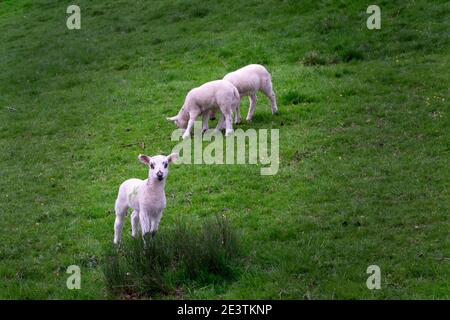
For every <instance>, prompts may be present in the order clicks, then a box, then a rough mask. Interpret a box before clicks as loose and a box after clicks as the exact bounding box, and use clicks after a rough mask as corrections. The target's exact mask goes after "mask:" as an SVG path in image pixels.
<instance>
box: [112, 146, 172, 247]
mask: <svg viewBox="0 0 450 320" xmlns="http://www.w3.org/2000/svg"><path fill="white" fill-rule="evenodd" d="M177 157H178V155H177V154H176V153H172V154H170V155H169V156H167V157H166V156H162V155H158V156H154V157H149V156H146V155H139V157H138V159H139V161H141V162H142V163H144V164H146V165H148V166H149V172H148V178H147V179H145V180H140V179H129V180H126V181H125V182H123V183H122V184H121V185H120V188H119V194H118V195H117V200H116V206H115V209H116V221H115V223H114V243H116V244H117V243H119V241H120V238H121V234H122V225H123V218H124V217H125V215H126V214H127V212H128V208H131V209H133V213H132V214H131V235H132V236H133V237H136V234H137V231H138V228H139V225H140V227H141V230H142V237H144V236H145V235H146V234H147V233H150V234H151V235H154V234H155V233H156V231H157V230H158V226H159V222H160V220H161V216H162V211H163V209H164V208H165V207H166V194H165V193H164V185H165V179H166V177H167V174H168V171H169V169H168V167H169V163H171V162H173V161H175V160H176V159H177Z"/></svg>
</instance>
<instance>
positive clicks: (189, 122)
mask: <svg viewBox="0 0 450 320" xmlns="http://www.w3.org/2000/svg"><path fill="white" fill-rule="evenodd" d="M239 104H240V97H239V92H238V90H237V89H236V87H235V86H234V85H233V84H232V83H231V82H229V81H225V80H215V81H210V82H207V83H205V84H203V85H201V86H200V87H198V88H194V89H192V90H191V91H189V92H188V94H187V95H186V98H185V100H184V104H183V106H182V107H181V109H180V111H179V112H178V114H177V115H176V116H174V117H170V118H167V120H169V121H173V122H174V123H175V124H176V126H177V127H178V128H182V129H186V131H185V132H184V134H183V139H185V138H187V137H189V135H190V134H191V129H192V126H193V125H194V122H195V119H196V118H197V117H198V116H200V115H202V116H203V130H204V131H205V130H207V129H208V120H209V115H210V113H211V112H214V113H215V112H217V111H220V112H221V113H222V117H221V120H220V121H219V123H218V124H217V129H218V130H220V129H223V127H224V123H225V128H226V131H225V135H226V136H228V135H230V134H231V133H233V120H232V116H233V112H236V114H238V113H239Z"/></svg>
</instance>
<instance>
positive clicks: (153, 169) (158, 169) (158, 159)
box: [138, 153, 178, 181]
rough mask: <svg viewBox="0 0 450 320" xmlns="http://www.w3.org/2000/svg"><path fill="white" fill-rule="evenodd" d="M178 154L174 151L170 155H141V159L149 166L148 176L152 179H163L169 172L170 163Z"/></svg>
mask: <svg viewBox="0 0 450 320" xmlns="http://www.w3.org/2000/svg"><path fill="white" fill-rule="evenodd" d="M177 157H178V155H177V154H176V153H172V154H170V155H168V156H163V155H158V156H154V157H149V156H146V155H139V157H138V158H139V161H141V162H142V163H144V164H146V165H148V166H149V172H148V177H149V179H150V180H158V181H163V180H164V179H165V178H166V177H167V174H168V173H169V163H171V162H173V161H175V160H176V159H177Z"/></svg>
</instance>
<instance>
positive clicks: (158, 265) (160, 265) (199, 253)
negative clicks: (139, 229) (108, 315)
mask: <svg viewBox="0 0 450 320" xmlns="http://www.w3.org/2000/svg"><path fill="white" fill-rule="evenodd" d="M241 254H242V249H241V248H240V247H239V236H238V234H237V232H236V230H234V229H233V228H232V226H231V224H230V223H229V221H228V219H227V218H225V217H224V216H220V215H217V216H216V217H215V218H214V219H206V220H205V221H204V223H203V225H202V227H201V229H199V228H192V226H190V227H189V226H187V225H186V224H185V223H184V222H183V221H176V224H175V225H174V226H173V228H172V229H167V228H165V229H162V230H161V232H159V233H158V236H157V237H153V238H151V237H150V236H148V237H147V236H146V242H145V244H144V242H143V241H142V239H141V238H138V239H136V240H132V241H128V242H125V244H123V243H122V244H121V245H120V246H118V247H117V246H115V245H112V244H109V246H108V247H107V248H106V255H105V257H104V259H103V270H104V274H105V278H106V282H107V287H108V292H109V293H110V297H112V298H115V297H122V298H130V297H133V298H148V297H151V298H154V297H164V296H167V295H176V294H178V292H181V289H180V288H182V287H183V286H196V285H210V284H214V285H216V286H218V285H223V284H224V283H226V282H227V281H230V280H233V279H235V278H236V276H237V275H238V274H239V272H240V270H239V260H240V259H239V258H240V255H241Z"/></svg>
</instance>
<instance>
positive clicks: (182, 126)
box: [174, 118, 188, 129]
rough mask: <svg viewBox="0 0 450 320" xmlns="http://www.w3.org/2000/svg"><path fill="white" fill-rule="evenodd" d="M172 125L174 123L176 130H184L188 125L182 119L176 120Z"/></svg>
mask: <svg viewBox="0 0 450 320" xmlns="http://www.w3.org/2000/svg"><path fill="white" fill-rule="evenodd" d="M174 123H175V125H176V126H177V127H178V128H180V129H186V128H187V124H188V122H187V121H186V120H184V119H180V118H179V119H176V120H175V121H174Z"/></svg>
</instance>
